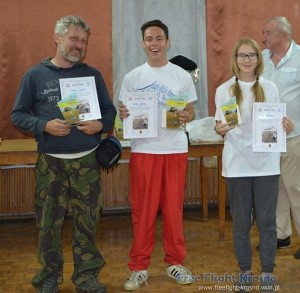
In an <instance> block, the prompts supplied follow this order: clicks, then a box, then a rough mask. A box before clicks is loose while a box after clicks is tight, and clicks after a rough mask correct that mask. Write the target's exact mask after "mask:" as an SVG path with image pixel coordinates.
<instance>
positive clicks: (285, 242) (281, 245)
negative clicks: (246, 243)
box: [256, 236, 291, 251]
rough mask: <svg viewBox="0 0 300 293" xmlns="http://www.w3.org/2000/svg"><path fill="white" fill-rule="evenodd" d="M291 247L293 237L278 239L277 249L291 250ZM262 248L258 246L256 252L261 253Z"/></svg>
mask: <svg viewBox="0 0 300 293" xmlns="http://www.w3.org/2000/svg"><path fill="white" fill-rule="evenodd" d="M290 246H291V237H290V236H289V237H287V238H284V239H279V238H277V249H285V248H289V247H290ZM259 249H260V247H259V245H257V246H256V250H258V251H259Z"/></svg>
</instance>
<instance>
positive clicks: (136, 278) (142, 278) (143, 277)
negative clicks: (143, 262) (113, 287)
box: [124, 270, 148, 291]
mask: <svg viewBox="0 0 300 293" xmlns="http://www.w3.org/2000/svg"><path fill="white" fill-rule="evenodd" d="M147 280H148V271H147V270H142V271H133V272H132V274H131V276H130V277H129V278H128V279H127V280H126V282H125V283H124V290H125V291H134V290H136V289H138V288H140V286H141V285H142V284H143V283H145V284H146V285H148V283H147Z"/></svg>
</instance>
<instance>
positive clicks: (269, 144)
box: [253, 103, 286, 152]
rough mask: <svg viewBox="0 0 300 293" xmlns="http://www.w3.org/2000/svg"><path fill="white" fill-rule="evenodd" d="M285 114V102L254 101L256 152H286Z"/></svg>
mask: <svg viewBox="0 0 300 293" xmlns="http://www.w3.org/2000/svg"><path fill="white" fill-rule="evenodd" d="M283 116H286V105H285V104H284V103H253V151H254V152H286V132H285V130H284V129H283V126H282V118H283Z"/></svg>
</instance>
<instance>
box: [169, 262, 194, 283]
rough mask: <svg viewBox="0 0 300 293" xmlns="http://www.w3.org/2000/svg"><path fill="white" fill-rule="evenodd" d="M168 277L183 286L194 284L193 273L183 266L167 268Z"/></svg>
mask: <svg viewBox="0 0 300 293" xmlns="http://www.w3.org/2000/svg"><path fill="white" fill-rule="evenodd" d="M167 275H168V277H170V278H173V279H175V280H176V282H177V283H179V284H182V285H187V284H191V283H193V282H194V276H193V275H192V272H191V271H190V270H189V269H187V268H185V267H184V266H182V265H172V266H169V267H167Z"/></svg>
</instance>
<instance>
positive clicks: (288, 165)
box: [276, 136, 300, 239]
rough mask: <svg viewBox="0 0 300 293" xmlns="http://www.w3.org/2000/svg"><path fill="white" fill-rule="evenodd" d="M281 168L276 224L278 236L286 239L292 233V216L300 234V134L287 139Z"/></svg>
mask: <svg viewBox="0 0 300 293" xmlns="http://www.w3.org/2000/svg"><path fill="white" fill-rule="evenodd" d="M280 169H281V176H280V178H279V193H278V202H277V210H276V224H277V238H279V239H284V238H287V237H288V236H291V235H292V221H291V217H292V219H293V223H294V225H295V228H296V231H297V233H298V235H300V136H296V137H292V138H288V139H287V152H286V153H282V154H281V161H280Z"/></svg>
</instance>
